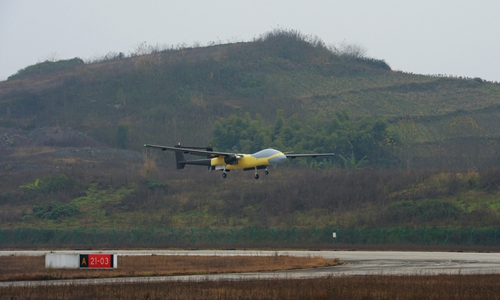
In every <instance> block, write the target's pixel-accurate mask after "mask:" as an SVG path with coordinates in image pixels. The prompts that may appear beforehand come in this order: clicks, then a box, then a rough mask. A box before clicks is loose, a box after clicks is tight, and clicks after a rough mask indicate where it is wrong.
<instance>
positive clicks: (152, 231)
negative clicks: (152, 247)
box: [151, 228, 155, 244]
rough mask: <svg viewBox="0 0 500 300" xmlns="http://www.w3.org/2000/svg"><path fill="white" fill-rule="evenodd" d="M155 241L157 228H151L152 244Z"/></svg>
mask: <svg viewBox="0 0 500 300" xmlns="http://www.w3.org/2000/svg"><path fill="white" fill-rule="evenodd" d="M154 242H155V229H154V228H151V244H154Z"/></svg>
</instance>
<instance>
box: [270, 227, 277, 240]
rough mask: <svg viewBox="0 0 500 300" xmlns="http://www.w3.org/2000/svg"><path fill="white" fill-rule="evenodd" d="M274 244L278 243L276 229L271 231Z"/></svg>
mask: <svg viewBox="0 0 500 300" xmlns="http://www.w3.org/2000/svg"><path fill="white" fill-rule="evenodd" d="M271 233H272V239H273V242H275V243H276V229H271Z"/></svg>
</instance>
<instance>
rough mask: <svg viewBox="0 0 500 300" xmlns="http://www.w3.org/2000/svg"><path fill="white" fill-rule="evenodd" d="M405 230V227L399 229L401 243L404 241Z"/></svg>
mask: <svg viewBox="0 0 500 300" xmlns="http://www.w3.org/2000/svg"><path fill="white" fill-rule="evenodd" d="M405 232H406V229H404V228H403V229H401V244H404V243H405Z"/></svg>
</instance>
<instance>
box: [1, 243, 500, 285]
mask: <svg viewBox="0 0 500 300" xmlns="http://www.w3.org/2000/svg"><path fill="white" fill-rule="evenodd" d="M47 252H49V251H0V256H2V255H32V256H33V255H38V256H42V255H45V254H46V253H47ZM54 252H60V253H81V251H80V252H77V251H54ZM85 253H99V251H85ZM106 253H116V254H118V256H132V255H151V254H155V255H208V256H236V255H249V256H250V255H253V256H256V255H258V256H273V255H290V256H321V257H324V258H338V259H340V260H341V261H342V262H343V263H344V264H343V265H340V266H335V267H329V268H321V269H308V270H292V271H279V272H262V273H243V274H215V275H189V276H161V277H147V278H145V277H130V278H108V279H79V280H54V281H30V282H0V287H5V286H26V285H32V286H33V285H60V284H102V283H116V282H162V281H201V280H244V279H268V278H313V277H324V276H358V275H391V274H400V275H404V274H408V275H415V274H417V275H424V274H489V273H500V253H456V252H385V251H384V252H382V251H253V250H197V251H188V250H185V251H184V250H176V251H171V250H137V251H134V250H116V251H106ZM118 266H119V264H118Z"/></svg>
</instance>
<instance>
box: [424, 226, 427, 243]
mask: <svg viewBox="0 0 500 300" xmlns="http://www.w3.org/2000/svg"><path fill="white" fill-rule="evenodd" d="M424 245H427V228H425V229H424Z"/></svg>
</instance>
